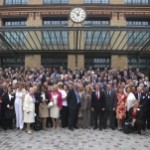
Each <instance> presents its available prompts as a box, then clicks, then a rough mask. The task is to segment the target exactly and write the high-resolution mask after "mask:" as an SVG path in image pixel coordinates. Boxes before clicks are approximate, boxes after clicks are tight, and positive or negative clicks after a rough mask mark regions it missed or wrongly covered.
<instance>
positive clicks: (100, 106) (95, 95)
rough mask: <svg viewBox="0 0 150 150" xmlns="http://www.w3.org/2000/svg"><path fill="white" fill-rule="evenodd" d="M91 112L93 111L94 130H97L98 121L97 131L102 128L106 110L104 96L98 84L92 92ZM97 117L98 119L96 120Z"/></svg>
mask: <svg viewBox="0 0 150 150" xmlns="http://www.w3.org/2000/svg"><path fill="white" fill-rule="evenodd" d="M91 105H92V111H94V130H95V129H97V128H98V124H97V121H98V119H99V130H102V128H103V127H104V111H105V109H106V100H105V94H104V92H103V91H101V90H100V86H99V85H98V84H96V85H95V91H93V92H92V104H91ZM98 117H99V118H98Z"/></svg>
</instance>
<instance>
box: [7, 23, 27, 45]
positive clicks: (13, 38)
mask: <svg viewBox="0 0 150 150" xmlns="http://www.w3.org/2000/svg"><path fill="white" fill-rule="evenodd" d="M25 25H26V21H24V20H6V21H4V26H5V27H17V26H18V27H19V26H25ZM5 36H6V37H7V38H6V40H8V39H9V40H10V42H11V43H13V44H15V45H23V44H24V42H25V39H24V35H23V33H21V32H19V31H17V32H5ZM8 42H9V41H8Z"/></svg>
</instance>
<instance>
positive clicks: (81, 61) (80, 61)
mask: <svg viewBox="0 0 150 150" xmlns="http://www.w3.org/2000/svg"><path fill="white" fill-rule="evenodd" d="M84 64H85V58H84V55H81V54H80V55H78V68H79V69H80V68H84Z"/></svg>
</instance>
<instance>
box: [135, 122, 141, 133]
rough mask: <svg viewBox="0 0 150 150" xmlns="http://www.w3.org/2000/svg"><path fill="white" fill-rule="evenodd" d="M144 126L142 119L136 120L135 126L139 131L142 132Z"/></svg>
mask: <svg viewBox="0 0 150 150" xmlns="http://www.w3.org/2000/svg"><path fill="white" fill-rule="evenodd" d="M142 127H143V121H142V120H136V122H135V128H136V130H137V131H138V132H141V129H142Z"/></svg>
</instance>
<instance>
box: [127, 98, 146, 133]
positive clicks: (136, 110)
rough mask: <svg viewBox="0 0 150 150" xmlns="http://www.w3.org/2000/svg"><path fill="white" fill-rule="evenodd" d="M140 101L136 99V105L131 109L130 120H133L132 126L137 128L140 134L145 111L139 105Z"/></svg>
mask: <svg viewBox="0 0 150 150" xmlns="http://www.w3.org/2000/svg"><path fill="white" fill-rule="evenodd" d="M139 103H140V102H139V100H135V102H134V106H133V107H131V108H130V109H129V120H130V121H131V122H132V126H134V127H135V129H137V132H138V134H141V129H142V124H143V122H142V120H143V113H142V110H141V109H140V107H139Z"/></svg>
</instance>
